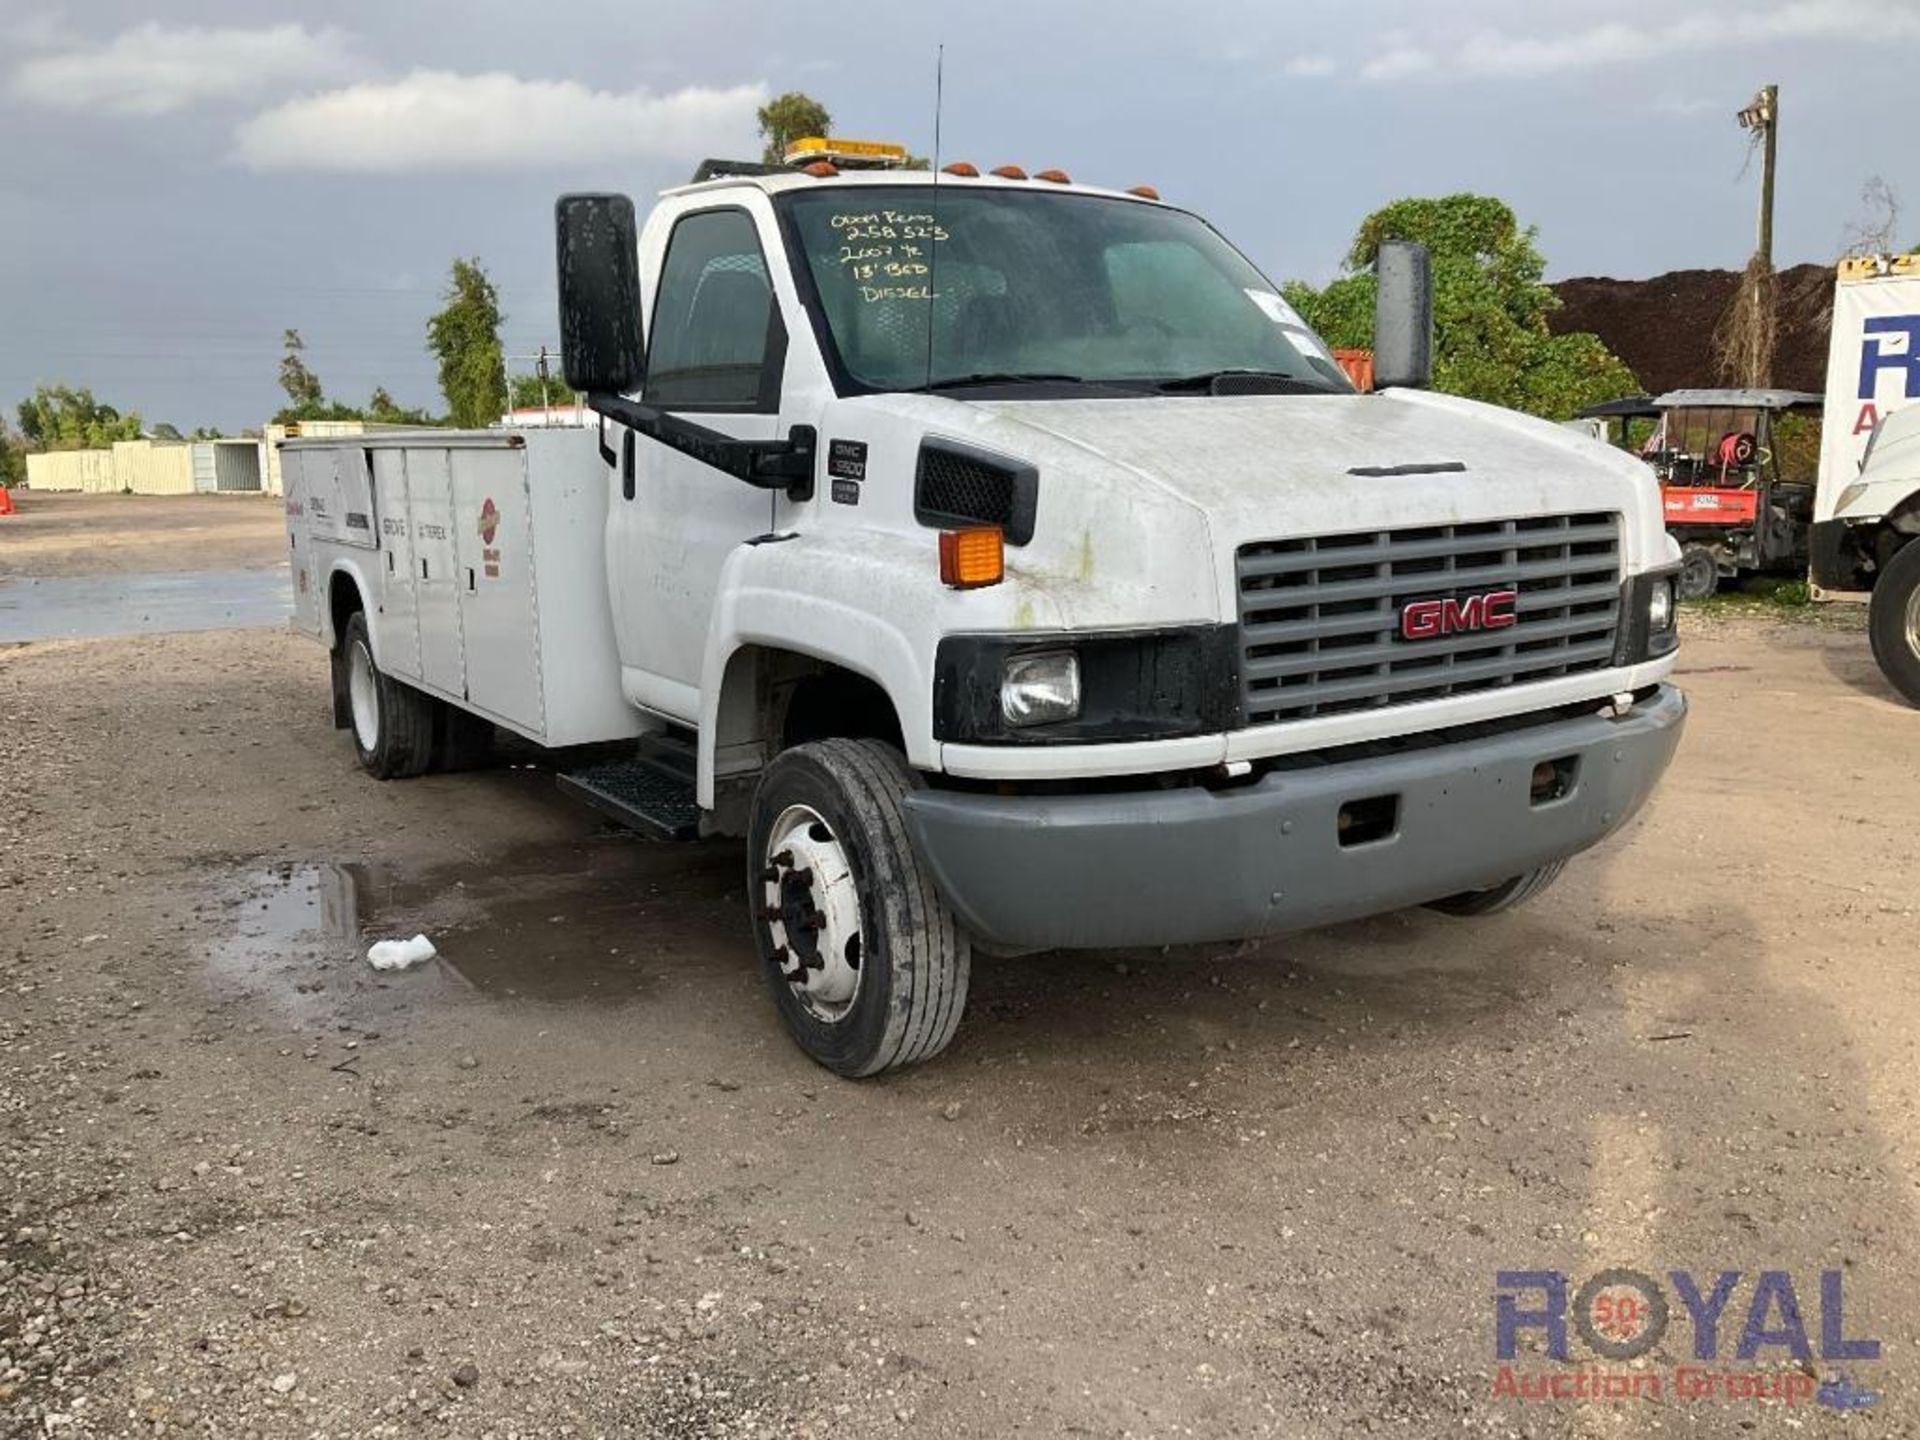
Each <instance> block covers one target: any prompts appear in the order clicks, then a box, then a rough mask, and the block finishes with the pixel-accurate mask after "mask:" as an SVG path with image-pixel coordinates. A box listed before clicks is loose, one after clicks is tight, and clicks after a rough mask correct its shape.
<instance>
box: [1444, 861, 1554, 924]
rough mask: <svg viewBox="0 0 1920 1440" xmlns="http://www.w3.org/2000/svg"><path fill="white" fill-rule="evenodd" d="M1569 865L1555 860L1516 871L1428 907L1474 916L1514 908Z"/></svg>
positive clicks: (1447, 913)
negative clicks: (1497, 880) (1531, 868)
mask: <svg viewBox="0 0 1920 1440" xmlns="http://www.w3.org/2000/svg"><path fill="white" fill-rule="evenodd" d="M1566 868H1567V862H1566V861H1564V860H1555V861H1554V862H1553V863H1552V864H1550V865H1542V866H1541V867H1540V868H1539V869H1538V870H1529V871H1527V872H1526V873H1525V874H1524V875H1516V876H1514V877H1513V878H1512V879H1511V880H1502V881H1501V882H1500V883H1499V884H1498V885H1493V886H1489V887H1488V888H1487V889H1485V890H1466V891H1462V892H1461V893H1460V894H1458V895H1449V896H1447V897H1446V899H1444V900H1434V901H1432V902H1430V903H1429V906H1428V908H1429V909H1433V910H1438V911H1440V912H1441V913H1442V914H1445V915H1458V916H1460V917H1462V918H1463V919H1472V918H1475V917H1477V916H1481V915H1498V914H1499V913H1500V912H1501V911H1503V910H1511V909H1513V907H1514V906H1516V905H1524V904H1525V903H1526V902H1527V901H1529V900H1531V899H1532V898H1533V897H1534V896H1536V895H1538V894H1539V893H1540V892H1541V891H1542V890H1544V889H1546V888H1547V887H1548V886H1549V885H1551V884H1552V883H1553V882H1554V881H1556V880H1558V879H1559V878H1560V872H1561V871H1562V870H1564V869H1566Z"/></svg>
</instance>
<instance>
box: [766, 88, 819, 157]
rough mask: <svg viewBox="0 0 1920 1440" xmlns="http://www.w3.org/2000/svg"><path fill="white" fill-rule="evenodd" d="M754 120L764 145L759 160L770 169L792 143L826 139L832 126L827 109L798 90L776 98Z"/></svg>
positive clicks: (783, 155)
mask: <svg viewBox="0 0 1920 1440" xmlns="http://www.w3.org/2000/svg"><path fill="white" fill-rule="evenodd" d="M757 118H758V119H759V121H760V134H761V137H762V138H763V139H765V141H766V142H767V143H766V148H765V149H764V150H762V151H761V155H760V158H761V159H762V160H764V161H765V162H766V163H767V164H769V165H778V164H779V163H780V162H781V161H782V160H784V159H785V158H786V154H787V146H789V145H791V144H792V143H793V142H794V141H796V140H804V139H805V138H806V137H807V136H809V135H819V136H825V135H826V133H827V132H828V130H830V129H831V128H832V126H833V117H832V116H831V115H829V114H828V113H827V107H826V106H824V105H822V104H821V103H820V102H819V101H818V100H816V99H814V98H813V97H812V96H811V95H803V94H801V93H800V92H799V91H798V90H789V91H788V92H787V93H786V94H784V95H776V96H775V97H774V98H773V99H771V100H769V101H768V102H767V103H766V104H764V105H762V106H761V107H760V112H759V115H758V117H757Z"/></svg>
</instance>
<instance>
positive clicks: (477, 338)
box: [427, 259, 507, 429]
mask: <svg viewBox="0 0 1920 1440" xmlns="http://www.w3.org/2000/svg"><path fill="white" fill-rule="evenodd" d="M446 298H447V303H446V306H445V308H444V309H442V310H441V311H440V313H439V314H437V315H435V316H434V317H433V318H432V319H431V320H429V321H427V348H428V349H429V350H431V351H432V352H433V353H434V355H435V356H437V357H438V358H439V361H440V393H441V394H443V395H445V396H446V398H447V410H448V413H449V416H450V418H451V419H452V421H453V423H454V424H455V425H458V426H460V427H461V428H463V429H478V428H480V427H482V426H486V425H491V424H493V423H494V421H496V420H498V419H499V418H500V416H501V415H502V414H503V413H505V411H506V408H507V377H506V372H505V370H504V368H503V367H504V364H505V360H504V357H503V355H502V352H501V349H500V324H501V321H502V320H504V319H505V318H506V317H505V316H503V315H502V314H501V313H500V295H499V292H498V291H497V290H495V289H494V286H493V281H492V280H491V279H489V278H488V276H487V272H486V271H485V270H484V269H482V268H481V265H480V261H479V260H478V259H472V260H455V261H454V262H453V273H452V275H451V276H450V278H449V280H448V283H447V297H446Z"/></svg>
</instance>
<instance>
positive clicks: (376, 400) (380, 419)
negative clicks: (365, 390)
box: [363, 385, 440, 425]
mask: <svg viewBox="0 0 1920 1440" xmlns="http://www.w3.org/2000/svg"><path fill="white" fill-rule="evenodd" d="M363 414H364V417H365V418H366V419H368V420H371V421H373V422H374V423H375V424H378V425H438V424H439V423H440V422H439V421H438V420H436V419H434V418H433V416H431V415H429V414H428V413H427V412H426V411H425V410H417V409H411V408H409V407H407V406H405V405H402V404H401V403H400V402H399V401H397V400H395V399H394V398H393V396H391V395H389V394H388V393H387V387H386V386H384V385H376V386H374V387H373V395H372V396H371V397H370V398H369V399H368V401H367V408H366V410H365V411H364V412H363Z"/></svg>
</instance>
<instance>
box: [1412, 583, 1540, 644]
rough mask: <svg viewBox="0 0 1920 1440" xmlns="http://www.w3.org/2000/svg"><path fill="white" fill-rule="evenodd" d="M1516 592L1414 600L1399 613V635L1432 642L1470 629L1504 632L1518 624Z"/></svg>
mask: <svg viewBox="0 0 1920 1440" xmlns="http://www.w3.org/2000/svg"><path fill="white" fill-rule="evenodd" d="M1519 604H1520V592H1519V591H1518V590H1489V591H1488V592H1487V593H1486V594H1484V595H1469V596H1467V598H1466V599H1464V600H1456V599H1453V598H1452V597H1448V598H1447V599H1445V600H1415V601H1414V602H1413V603H1412V604H1411V605H1408V606H1406V607H1405V608H1403V609H1402V610H1401V611H1400V635H1401V637H1402V638H1403V639H1407V640H1433V639H1437V638H1438V637H1439V636H1442V635H1461V634H1465V633H1467V632H1468V631H1473V630H1506V629H1509V628H1511V627H1512V626H1514V625H1518V624H1519V623H1520V616H1519V615H1518V613H1516V612H1517V611H1518V608H1519Z"/></svg>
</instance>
